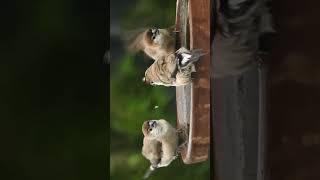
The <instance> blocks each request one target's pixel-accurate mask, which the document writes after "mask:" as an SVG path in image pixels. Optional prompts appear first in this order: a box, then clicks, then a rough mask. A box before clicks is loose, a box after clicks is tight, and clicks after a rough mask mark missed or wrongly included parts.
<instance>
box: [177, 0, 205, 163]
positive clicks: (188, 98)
mask: <svg viewBox="0 0 320 180" xmlns="http://www.w3.org/2000/svg"><path fill="white" fill-rule="evenodd" d="M187 5H188V9H187ZM187 11H188V13H187V14H188V17H189V28H190V49H203V50H204V51H206V52H208V54H207V55H205V56H204V57H202V58H201V59H200V61H199V62H198V63H197V64H196V69H197V72H196V73H195V79H194V81H193V83H191V84H189V85H187V86H183V87H177V88H176V97H177V116H178V117H177V119H178V120H177V121H178V122H177V124H178V125H177V126H178V127H182V126H187V127H189V128H188V129H189V131H188V146H187V147H186V148H185V149H183V150H182V152H181V156H182V159H183V161H184V163H186V164H191V163H197V162H201V161H205V160H207V159H208V153H209V147H210V0H203V1H196V0H189V1H188V4H187V1H185V0H178V1H177V13H176V14H177V19H176V20H177V21H176V24H177V30H180V31H181V32H180V38H181V45H182V46H185V47H187V44H186V40H187V28H186V27H187V21H186V15H187V14H186V12H187Z"/></svg>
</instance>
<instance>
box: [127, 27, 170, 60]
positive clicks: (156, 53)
mask: <svg viewBox="0 0 320 180" xmlns="http://www.w3.org/2000/svg"><path fill="white" fill-rule="evenodd" d="M172 31H173V28H167V29H159V28H156V27H154V28H147V29H145V30H144V31H143V32H142V33H140V34H138V35H137V36H136V38H134V40H130V41H131V42H130V45H129V50H131V51H140V50H142V51H144V52H145V53H146V54H147V55H148V56H150V57H151V58H153V59H156V58H157V57H160V56H163V55H165V54H168V53H173V52H174V50H175V37H174V33H173V32H172Z"/></svg>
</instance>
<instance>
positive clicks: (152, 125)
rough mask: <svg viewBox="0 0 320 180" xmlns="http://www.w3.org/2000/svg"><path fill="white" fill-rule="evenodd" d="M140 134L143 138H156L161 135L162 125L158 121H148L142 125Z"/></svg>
mask: <svg viewBox="0 0 320 180" xmlns="http://www.w3.org/2000/svg"><path fill="white" fill-rule="evenodd" d="M142 133H143V135H144V136H145V137H150V138H157V137H159V136H161V135H162V125H161V122H160V121H159V120H148V121H145V122H144V123H143V125H142Z"/></svg>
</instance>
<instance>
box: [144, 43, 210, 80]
mask: <svg viewBox="0 0 320 180" xmlns="http://www.w3.org/2000/svg"><path fill="white" fill-rule="evenodd" d="M205 54H206V53H204V52H203V51H202V50H200V49H195V50H191V51H189V50H188V49H186V48H184V47H181V48H180V49H178V50H177V51H176V52H175V53H172V54H170V55H168V56H166V57H161V58H158V59H156V60H155V62H154V63H153V64H152V65H151V66H150V67H149V68H148V69H147V70H146V71H145V77H144V78H143V79H142V81H143V82H145V83H146V84H150V85H163V86H183V85H187V84H189V83H190V82H191V81H192V78H191V74H192V73H193V72H196V69H195V65H194V63H195V62H196V61H198V60H199V58H200V57H201V56H203V55H205Z"/></svg>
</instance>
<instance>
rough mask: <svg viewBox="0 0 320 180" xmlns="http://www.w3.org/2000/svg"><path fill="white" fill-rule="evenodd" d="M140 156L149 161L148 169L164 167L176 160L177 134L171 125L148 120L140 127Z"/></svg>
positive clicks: (160, 121)
mask: <svg viewBox="0 0 320 180" xmlns="http://www.w3.org/2000/svg"><path fill="white" fill-rule="evenodd" d="M142 133H143V135H144V138H143V147H142V155H143V156H144V157H145V158H147V159H148V160H149V161H150V164H151V166H150V169H155V168H160V167H166V166H168V165H169V164H170V163H171V162H172V161H173V160H175V159H176V157H177V154H176V150H177V147H178V134H177V131H176V129H175V128H174V127H172V126H171V124H170V123H169V122H168V121H166V120H164V119H160V120H148V121H145V122H144V123H143V125H142Z"/></svg>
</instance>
